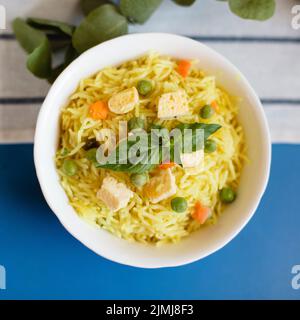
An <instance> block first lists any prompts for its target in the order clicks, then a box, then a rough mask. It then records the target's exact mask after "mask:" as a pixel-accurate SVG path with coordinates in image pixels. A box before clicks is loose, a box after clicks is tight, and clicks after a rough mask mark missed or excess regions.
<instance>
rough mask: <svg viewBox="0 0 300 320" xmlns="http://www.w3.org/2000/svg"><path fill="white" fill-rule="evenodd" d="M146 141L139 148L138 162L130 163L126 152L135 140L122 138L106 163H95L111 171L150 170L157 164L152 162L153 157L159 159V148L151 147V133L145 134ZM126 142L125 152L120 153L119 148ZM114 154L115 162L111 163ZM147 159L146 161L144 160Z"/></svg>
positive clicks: (132, 171) (141, 171) (139, 171)
mask: <svg viewBox="0 0 300 320" xmlns="http://www.w3.org/2000/svg"><path fill="white" fill-rule="evenodd" d="M147 138H148V142H147V144H146V145H144V146H142V147H141V148H140V151H141V155H140V158H139V159H140V161H139V162H138V163H130V162H129V161H128V159H129V156H128V152H129V150H130V148H131V147H132V146H133V145H134V144H135V143H136V141H133V140H132V138H131V139H130V140H128V139H126V140H123V141H122V142H120V143H119V144H118V146H117V147H116V149H115V151H114V152H115V154H114V153H112V154H111V155H110V156H109V157H108V159H107V162H106V164H99V163H97V164H95V166H96V167H97V168H102V169H109V170H113V171H121V172H128V173H144V172H148V171H151V170H152V169H154V168H155V167H156V166H157V164H153V162H155V161H153V159H158V160H160V159H161V149H160V148H158V147H154V148H152V149H151V144H150V142H151V135H150V134H148V136H147ZM123 144H127V153H125V154H120V150H122V145H123ZM114 156H115V157H116V160H117V163H115V164H113V163H112V161H113V160H114ZM146 159H147V161H146ZM122 162H128V163H122Z"/></svg>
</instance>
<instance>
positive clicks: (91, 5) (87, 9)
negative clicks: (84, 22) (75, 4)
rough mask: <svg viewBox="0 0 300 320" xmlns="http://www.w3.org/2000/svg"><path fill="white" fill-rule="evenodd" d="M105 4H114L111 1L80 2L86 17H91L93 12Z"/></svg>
mask: <svg viewBox="0 0 300 320" xmlns="http://www.w3.org/2000/svg"><path fill="white" fill-rule="evenodd" d="M103 4H112V3H111V1H109V0H80V7H81V9H82V11H83V14H84V15H85V16H87V15H89V14H90V13H91V12H92V11H93V10H95V9H97V8H98V7H100V6H102V5H103Z"/></svg>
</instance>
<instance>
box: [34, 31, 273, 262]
mask: <svg viewBox="0 0 300 320" xmlns="http://www.w3.org/2000/svg"><path fill="white" fill-rule="evenodd" d="M138 37H142V38H143V41H146V40H145V38H146V37H166V38H169V39H171V38H173V40H175V41H176V40H182V39H185V40H188V41H190V42H191V43H192V42H193V43H194V45H197V46H202V47H204V48H206V50H208V51H211V52H212V53H213V54H214V56H215V57H217V59H219V60H220V61H221V62H222V63H224V64H226V65H227V66H228V67H229V68H230V69H231V70H232V71H234V72H236V73H237V74H238V76H239V77H240V79H241V80H242V81H243V83H244V85H245V86H246V91H247V92H248V93H249V95H250V96H251V98H252V99H253V101H254V102H255V107H256V109H257V110H256V111H258V112H259V113H260V117H261V125H262V130H263V135H264V137H265V142H264V146H265V156H266V161H265V163H264V171H263V172H264V176H263V177H262V178H261V181H263V183H261V185H260V190H259V191H258V192H257V197H256V198H255V201H253V204H252V206H251V210H249V214H248V216H247V217H246V218H245V219H244V220H243V222H242V223H241V224H240V226H239V227H238V228H236V229H234V230H232V231H231V232H230V234H228V235H226V237H225V236H224V239H223V241H222V243H219V244H218V245H215V247H214V248H213V249H212V250H207V252H205V254H201V255H199V256H193V257H192V258H190V259H184V260H182V261H181V262H178V263H160V264H159V265H158V264H157V263H151V262H147V263H143V262H141V261H139V262H135V263H129V262H128V261H122V259H120V260H118V259H117V258H115V257H112V256H108V255H107V254H103V253H101V252H99V250H97V249H96V248H94V247H93V246H92V244H91V243H90V241H88V239H86V238H84V239H83V238H82V237H79V236H78V235H76V232H74V230H72V227H71V226H70V225H68V224H67V223H66V222H65V221H63V218H62V213H61V212H59V211H60V210H59V208H57V205H56V203H55V200H54V199H53V197H51V195H50V193H49V192H48V190H47V186H46V185H45V183H44V178H43V172H42V168H41V163H40V161H39V150H40V145H41V143H43V141H42V132H43V123H44V122H45V121H46V117H45V113H46V110H47V108H48V107H49V105H50V103H49V102H50V101H51V100H52V97H53V94H54V93H55V92H56V91H58V90H59V88H60V87H61V86H63V84H64V78H65V77H66V75H67V74H68V73H69V71H70V70H72V69H73V68H74V67H75V66H76V65H77V64H79V63H80V61H83V60H84V59H86V57H87V56H88V55H90V53H91V52H92V51H97V50H101V48H102V47H104V46H109V45H111V44H112V43H116V42H118V41H120V40H121V39H122V40H124V39H126V38H127V39H130V38H138ZM78 81H80V79H78ZM33 153H34V164H35V169H36V174H37V178H38V181H39V184H40V187H41V190H42V193H43V195H44V198H45V200H46V202H47V204H48V205H49V207H50V208H51V210H52V211H53V213H54V214H55V215H56V217H57V218H58V220H59V221H60V223H61V224H62V225H63V227H64V228H65V229H66V230H67V231H68V232H69V233H70V234H71V235H72V236H73V237H74V238H76V239H77V240H78V241H80V242H81V243H82V244H84V245H85V246H86V247H87V248H89V249H90V250H91V251H93V252H95V253H96V254H97V255H100V256H102V257H104V258H106V259H108V260H111V261H114V262H117V263H120V264H124V265H128V266H134V267H139V268H162V267H176V266H181V265H186V264H189V263H192V262H195V261H197V260H200V259H203V258H205V257H207V256H209V255H211V254H213V253H215V252H216V251H218V250H220V249H221V248H223V247H224V246H226V245H227V244H228V243H229V242H230V241H231V240H232V239H234V238H235V237H236V236H237V235H238V234H239V233H240V232H241V230H242V229H243V228H244V227H245V226H246V224H247V223H248V222H249V220H250V219H251V218H252V217H253V215H254V213H255V211H256V210H257V207H258V205H259V203H260V200H261V198H262V196H263V194H264V192H265V190H266V187H267V184H268V180H269V176H270V168H271V153H272V149H271V137H270V131H269V127H268V122H267V118H266V115H265V112H264V109H263V106H262V104H261V101H260V99H259V97H258V96H257V94H256V92H255V91H254V89H253V88H252V86H251V85H250V83H249V81H248V80H247V79H246V77H245V76H244V75H243V73H242V72H241V71H240V70H239V69H238V68H237V67H236V66H235V65H234V64H233V63H232V62H230V61H229V60H228V59H227V58H225V57H224V56H223V55H221V54H220V53H218V52H217V51H215V50H214V49H212V48H211V47H209V46H207V45H205V44H203V43H202V42H200V41H196V40H193V39H191V38H189V37H185V36H181V35H176V34H172V33H163V32H149V33H135V34H127V35H124V36H120V37H117V38H114V39H111V40H108V41H105V42H103V43H101V44H99V45H97V46H95V47H93V48H91V49H89V50H87V51H85V52H84V53H82V54H81V55H80V56H79V57H78V58H77V59H75V60H74V61H73V62H72V63H71V64H70V65H69V66H68V67H67V68H66V69H64V71H63V72H62V73H61V74H60V75H59V77H58V78H57V79H56V80H55V82H54V83H53V84H52V86H51V88H50V90H49V92H48V93H47V96H46V98H45V100H44V102H43V104H42V106H41V108H40V111H39V114H38V118H37V123H36V130H35V136H34V152H33ZM69 205H70V204H69ZM124 241H126V240H124Z"/></svg>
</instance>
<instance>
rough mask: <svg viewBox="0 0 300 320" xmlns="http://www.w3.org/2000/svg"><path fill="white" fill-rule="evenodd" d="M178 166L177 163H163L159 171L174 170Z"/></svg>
mask: <svg viewBox="0 0 300 320" xmlns="http://www.w3.org/2000/svg"><path fill="white" fill-rule="evenodd" d="M175 165H176V163H175V162H165V163H161V164H160V165H159V169H162V170H165V169H169V168H172V167H174V166H175Z"/></svg>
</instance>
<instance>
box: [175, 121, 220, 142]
mask: <svg viewBox="0 0 300 320" xmlns="http://www.w3.org/2000/svg"><path fill="white" fill-rule="evenodd" d="M221 127H222V126H221V125H219V124H216V123H201V122H196V123H192V124H189V123H181V124H179V125H178V126H177V128H178V129H180V130H182V131H183V130H184V129H192V130H194V131H196V129H203V130H204V142H205V141H206V140H207V139H208V138H209V137H210V136H211V135H212V134H213V133H215V132H216V131H218V130H219V129H220V128H221Z"/></svg>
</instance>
